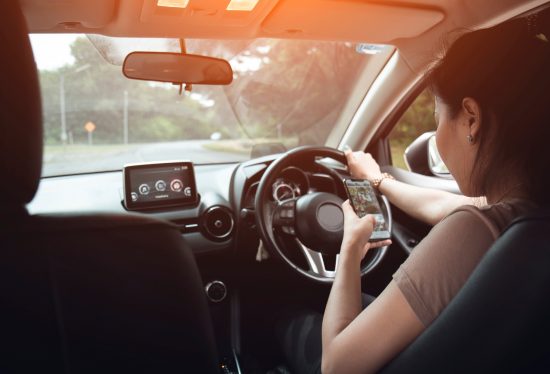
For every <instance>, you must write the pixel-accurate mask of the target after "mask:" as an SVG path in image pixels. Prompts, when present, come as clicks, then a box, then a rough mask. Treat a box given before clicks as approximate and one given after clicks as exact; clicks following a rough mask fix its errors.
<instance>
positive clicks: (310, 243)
mask: <svg viewBox="0 0 550 374" xmlns="http://www.w3.org/2000/svg"><path fill="white" fill-rule="evenodd" d="M342 203H343V200H342V199H341V198H340V197H338V196H336V195H333V194H330V193H326V192H317V193H312V194H307V195H305V196H302V197H300V198H299V199H298V200H297V201H296V234H297V236H298V238H299V239H300V240H301V241H302V243H303V244H304V245H305V246H307V247H308V248H310V249H312V250H314V251H318V252H323V253H327V254H335V253H338V252H339V251H340V245H341V244H342V237H343V235H344V212H343V211H342Z"/></svg>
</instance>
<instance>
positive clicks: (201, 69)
mask: <svg viewBox="0 0 550 374" xmlns="http://www.w3.org/2000/svg"><path fill="white" fill-rule="evenodd" d="M122 72H123V73H124V76H126V77H127V78H130V79H140V80H147V81H157V82H168V83H175V84H183V83H186V84H209V85H227V84H230V83H231V82H232V81H233V69H231V65H229V62H227V61H225V60H222V59H219V58H213V57H206V56H199V55H188V54H180V53H169V52H132V53H130V54H129V55H128V56H126V59H125V60H124V65H123V67H122Z"/></svg>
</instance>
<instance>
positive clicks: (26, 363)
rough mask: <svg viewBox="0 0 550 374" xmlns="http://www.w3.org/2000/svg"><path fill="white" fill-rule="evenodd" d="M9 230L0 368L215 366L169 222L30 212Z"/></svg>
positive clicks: (184, 251) (183, 254)
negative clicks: (40, 214)
mask: <svg viewBox="0 0 550 374" xmlns="http://www.w3.org/2000/svg"><path fill="white" fill-rule="evenodd" d="M7 234H8V235H5V236H3V237H2V239H1V240H0V241H1V248H2V251H1V253H0V277H1V279H2V288H4V289H3V291H2V298H3V299H2V305H3V307H2V310H1V311H0V313H1V316H2V318H1V322H0V326H1V328H0V331H2V333H1V334H0V340H1V341H2V346H3V347H4V348H3V350H2V353H3V354H2V356H3V359H2V360H0V372H39V371H46V372H58V373H62V372H66V373H105V372H109V373H111V372H112V373H115V372H116V373H121V372H132V373H135V372H149V373H151V372H159V373H172V372H173V373H176V372H178V373H186V372H189V373H216V372H217V360H216V350H215V342H214V338H213V330H212V326H211V320H210V314H209V311H208V305H207V301H206V298H205V296H204V292H203V287H202V281H201V278H200V275H199V273H198V270H197V267H196V264H195V261H194V258H193V254H192V252H191V251H190V249H189V248H187V247H186V246H185V244H184V242H183V240H182V238H181V234H180V232H179V231H178V230H177V228H176V227H174V226H172V225H170V224H168V223H165V222H162V221H158V220H153V219H145V218H143V217H140V216H131V215H128V216H126V215H103V216H101V215H90V216H58V217H55V216H29V217H27V218H25V219H22V220H21V221H20V222H19V224H18V225H17V226H16V227H14V228H12V230H10V232H8V233H7Z"/></svg>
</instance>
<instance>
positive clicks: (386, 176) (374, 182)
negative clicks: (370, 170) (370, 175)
mask: <svg viewBox="0 0 550 374" xmlns="http://www.w3.org/2000/svg"><path fill="white" fill-rule="evenodd" d="M384 179H393V180H395V178H394V177H393V175H391V174H388V173H382V175H381V176H380V177H378V178H374V179H373V180H371V181H370V183H371V184H372V185H373V187H374V188H376V189H377V190H380V183H382V181H383V180H384Z"/></svg>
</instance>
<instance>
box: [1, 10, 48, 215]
mask: <svg viewBox="0 0 550 374" xmlns="http://www.w3.org/2000/svg"><path fill="white" fill-rule="evenodd" d="M0 46H1V48H2V65H1V69H0V82H1V83H0V180H1V181H2V182H1V183H0V203H1V204H2V206H3V209H5V207H6V204H7V205H11V206H22V205H23V204H25V203H27V202H29V201H31V200H32V198H33V197H34V194H35V192H36V189H37V187H38V183H39V181H40V171H41V168H42V109H41V100H40V89H39V85H38V75H37V71H36V64H35V62H34V58H33V54H32V49H31V44H30V41H29V35H28V31H27V26H26V24H25V20H24V18H23V13H22V12H21V9H20V6H19V2H18V1H5V2H3V3H2V12H0Z"/></svg>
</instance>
